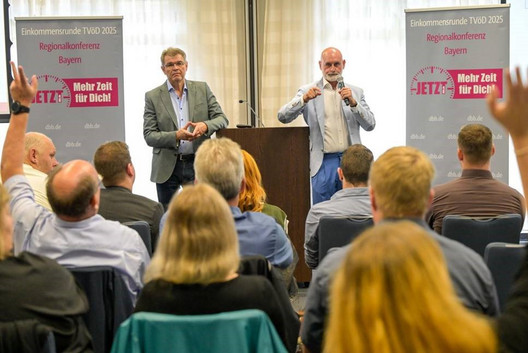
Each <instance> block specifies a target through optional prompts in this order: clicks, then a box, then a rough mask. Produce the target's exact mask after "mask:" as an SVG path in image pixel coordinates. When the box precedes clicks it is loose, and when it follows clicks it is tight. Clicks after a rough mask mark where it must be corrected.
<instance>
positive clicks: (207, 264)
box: [145, 184, 240, 284]
mask: <svg viewBox="0 0 528 353" xmlns="http://www.w3.org/2000/svg"><path fill="white" fill-rule="evenodd" d="M239 260H240V258H239V254H238V238H237V233H236V230H235V223H234V220H233V215H232V214H231V210H230V209H229V206H228V204H227V202H226V201H225V200H224V198H222V196H221V195H220V194H219V193H218V191H216V190H215V189H214V188H212V187H211V186H209V185H206V184H197V185H194V186H186V187H184V188H183V190H182V191H181V192H180V193H179V194H178V195H176V196H175V197H174V198H173V199H172V201H171V203H170V205H169V210H168V216H167V220H166V223H165V226H164V227H163V234H162V236H161V239H160V243H159V245H158V247H157V249H156V253H155V254H154V257H153V258H152V262H151V264H150V266H149V267H148V268H147V272H146V274H145V282H150V281H152V280H155V279H163V280H166V281H170V282H173V283H200V284H208V283H213V282H221V281H223V280H225V278H226V277H227V276H228V275H229V274H232V273H233V272H235V271H236V270H237V269H238V265H239Z"/></svg>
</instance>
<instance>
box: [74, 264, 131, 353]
mask: <svg viewBox="0 0 528 353" xmlns="http://www.w3.org/2000/svg"><path fill="white" fill-rule="evenodd" d="M69 270H70V271H71V273H72V274H73V276H74V277H75V279H76V280H77V283H78V284H79V286H80V287H81V288H82V289H83V290H84V292H85V293H86V297H87V298H88V302H89V304H90V310H89V311H88V312H87V313H86V314H84V315H83V319H84V322H85V324H86V327H87V328H88V330H89V331H90V334H91V335H92V339H93V346H94V351H95V352H96V353H108V352H110V349H111V348H112V340H113V338H114V335H115V333H116V332H117V330H118V328H119V325H120V324H121V323H122V322H123V321H125V320H126V319H127V318H128V317H129V316H130V315H131V314H132V312H133V310H134V303H133V302H132V298H131V297H130V294H129V293H128V289H127V287H126V285H125V283H124V281H123V279H122V278H121V276H120V275H119V273H118V272H117V271H116V270H115V269H114V268H112V267H107V266H96V267H85V268H71V269H69Z"/></svg>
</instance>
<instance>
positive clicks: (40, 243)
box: [1, 63, 150, 301]
mask: <svg viewBox="0 0 528 353" xmlns="http://www.w3.org/2000/svg"><path fill="white" fill-rule="evenodd" d="M11 66H12V70H13V77H14V80H13V82H12V83H11V86H10V91H11V97H12V98H13V100H14V101H18V102H19V104H21V105H23V106H27V107H28V106H30V105H31V101H32V100H33V98H34V97H35V94H36V92H37V87H38V82H37V78H36V76H35V75H33V77H32V78H31V84H29V83H28V80H27V78H26V76H25V75H24V70H23V69H22V67H21V66H19V68H18V70H17V68H16V67H15V64H14V63H11ZM28 117H29V113H28V112H18V113H17V112H12V113H11V119H10V123H9V128H8V130H7V134H6V138H5V143H4V148H3V151H2V162H1V167H2V180H3V182H4V185H5V187H6V189H7V190H8V192H9V194H10V196H11V203H10V205H11V211H12V215H13V218H14V220H15V227H14V250H15V254H19V253H20V252H22V251H30V252H33V253H36V254H39V255H44V256H47V257H49V258H52V259H55V260H56V261H57V262H58V263H59V264H61V265H63V266H65V267H68V268H76V267H88V266H111V267H113V268H115V269H116V270H117V271H118V272H120V273H121V275H122V276H123V280H124V281H125V283H126V285H127V287H128V290H129V291H130V295H131V298H132V299H133V300H134V301H135V299H136V296H137V294H138V293H139V291H140V289H141V287H142V286H143V284H142V276H143V273H144V270H145V268H146V266H147V265H148V263H149V261H150V259H149V255H148V252H147V249H146V247H145V245H144V243H143V241H142V240H141V238H140V237H139V235H138V234H137V232H136V231H134V230H133V229H130V228H128V227H126V226H124V225H121V224H119V223H118V222H114V221H107V220H105V219H104V218H103V217H101V216H100V215H98V214H97V210H98V209H99V198H100V190H99V179H98V176H97V172H96V171H95V168H94V167H93V166H92V165H91V164H90V163H88V162H86V161H82V160H73V161H71V162H68V163H66V164H64V165H59V166H57V167H56V168H54V170H53V171H52V172H51V174H50V176H49V180H48V183H47V190H46V191H47V194H48V199H49V202H50V205H51V207H52V209H53V213H52V212H50V211H48V210H46V209H45V208H43V207H40V206H39V205H38V204H37V203H35V198H34V196H33V191H32V190H31V186H30V185H29V183H28V182H27V179H26V177H25V176H24V174H23V169H22V164H23V159H24V156H23V153H24V152H23V150H24V148H23V147H24V146H23V145H24V134H25V131H26V127H27V122H28Z"/></svg>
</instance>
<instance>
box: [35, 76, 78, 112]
mask: <svg viewBox="0 0 528 353" xmlns="http://www.w3.org/2000/svg"><path fill="white" fill-rule="evenodd" d="M37 79H38V81H39V88H38V92H37V95H36V96H35V98H34V99H33V103H34V104H60V105H64V106H66V107H69V106H70V102H71V93H70V88H69V87H68V85H67V84H66V82H64V81H63V80H62V79H61V78H59V77H57V76H55V75H49V74H43V75H37Z"/></svg>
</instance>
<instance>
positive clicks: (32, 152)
mask: <svg viewBox="0 0 528 353" xmlns="http://www.w3.org/2000/svg"><path fill="white" fill-rule="evenodd" d="M29 161H30V162H31V163H33V164H35V165H36V164H37V161H38V152H37V149H36V148H30V149H29Z"/></svg>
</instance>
